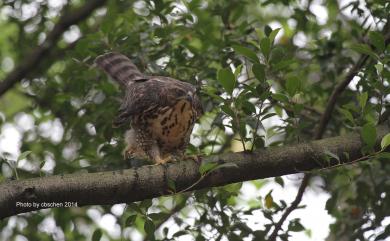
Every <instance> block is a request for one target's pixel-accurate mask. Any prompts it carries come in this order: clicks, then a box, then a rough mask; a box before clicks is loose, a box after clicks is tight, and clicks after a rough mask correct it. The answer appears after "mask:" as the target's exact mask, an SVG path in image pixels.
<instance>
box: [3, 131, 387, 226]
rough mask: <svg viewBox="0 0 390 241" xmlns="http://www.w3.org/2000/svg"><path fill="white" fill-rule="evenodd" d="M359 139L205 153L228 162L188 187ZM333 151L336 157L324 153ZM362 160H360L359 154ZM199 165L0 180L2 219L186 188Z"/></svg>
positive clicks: (293, 165)
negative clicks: (54, 207)
mask: <svg viewBox="0 0 390 241" xmlns="http://www.w3.org/2000/svg"><path fill="white" fill-rule="evenodd" d="M389 130H390V128H389V127H388V126H381V127H379V128H378V138H377V143H378V146H379V143H380V140H381V138H382V137H383V136H384V135H385V134H386V133H388V132H389ZM363 145H364V144H363V143H362V141H361V139H360V135H359V134H358V133H353V134H348V135H344V136H338V137H333V138H327V139H322V140H317V141H312V142H308V143H302V144H297V145H291V146H281V147H271V148H267V149H262V150H257V151H254V152H252V153H249V152H238V153H226V154H221V155H215V156H209V157H204V158H203V162H218V163H221V164H223V163H232V164H234V165H226V167H222V168H220V169H217V170H215V171H212V172H210V173H209V174H208V175H207V176H206V177H205V178H204V179H202V180H201V181H200V182H199V183H198V184H197V185H195V186H193V187H192V188H190V189H189V190H198V189H202V188H208V187H216V186H223V185H227V184H230V183H236V182H242V181H248V180H255V179H261V178H268V177H275V176H282V175H287V174H294V173H302V172H307V171H313V170H317V169H321V168H328V167H332V166H335V165H340V164H348V163H351V162H353V161H355V160H356V159H358V158H361V157H362V156H363V155H362V153H361V149H362V147H363ZM327 152H328V153H329V152H331V153H333V154H335V155H337V156H338V157H339V160H336V159H334V158H333V159H329V157H328V158H326V156H327V154H326V153H327ZM362 160H364V159H362ZM200 177H201V175H200V172H199V164H197V163H196V162H194V161H190V160H188V161H179V162H174V163H167V164H164V165H152V166H142V167H140V168H133V169H126V170H119V171H109V172H98V173H75V174H66V175H56V176H48V177H41V178H33V179H26V180H15V181H6V182H3V183H0V219H3V218H6V217H10V216H12V215H16V214H19V213H24V212H30V211H34V210H38V209H42V208H45V207H42V205H40V206H39V207H20V205H19V207H18V206H17V202H19V203H30V204H31V203H38V204H42V203H57V204H58V203H62V204H63V203H65V202H77V204H78V206H85V205H112V204H116V203H129V202H134V201H140V200H144V199H148V198H154V197H159V196H163V195H169V194H172V191H170V190H169V187H168V180H172V181H174V183H175V187H176V191H177V192H180V190H184V189H187V188H188V187H190V186H191V185H193V184H194V183H196V182H197V181H198V180H199V179H200Z"/></svg>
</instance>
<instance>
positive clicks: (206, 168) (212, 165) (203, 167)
mask: <svg viewBox="0 0 390 241" xmlns="http://www.w3.org/2000/svg"><path fill="white" fill-rule="evenodd" d="M216 166H218V163H216V162H206V163H202V165H201V166H200V167H199V173H200V175H204V174H206V173H207V172H208V171H210V170H212V169H213V168H215V167H216Z"/></svg>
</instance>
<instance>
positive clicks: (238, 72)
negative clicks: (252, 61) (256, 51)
mask: <svg viewBox="0 0 390 241" xmlns="http://www.w3.org/2000/svg"><path fill="white" fill-rule="evenodd" d="M241 71H242V64H240V65H239V66H237V68H236V69H235V70H234V77H236V79H237V78H238V76H239V75H240V73H241Z"/></svg>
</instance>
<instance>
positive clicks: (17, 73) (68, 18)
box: [0, 0, 106, 96]
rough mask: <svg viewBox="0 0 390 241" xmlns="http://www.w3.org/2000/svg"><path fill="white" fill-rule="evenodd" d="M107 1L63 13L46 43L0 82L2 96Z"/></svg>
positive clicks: (99, 1)
mask: <svg viewBox="0 0 390 241" xmlns="http://www.w3.org/2000/svg"><path fill="white" fill-rule="evenodd" d="M105 2H106V0H91V1H87V3H86V4H85V5H84V6H83V7H81V8H79V9H77V10H76V11H74V12H72V13H71V14H69V13H63V15H62V17H61V18H60V20H59V21H58V23H57V24H56V25H55V26H54V28H53V30H52V31H51V32H50V33H49V34H48V35H47V38H46V39H45V41H44V42H43V43H42V44H41V45H39V46H37V47H36V48H35V49H33V50H32V52H31V53H30V54H29V55H28V56H26V57H25V58H24V60H23V61H22V62H21V63H20V64H19V65H18V66H17V67H16V68H15V69H14V70H13V71H12V72H11V73H9V75H8V76H7V77H6V78H5V79H4V80H3V81H1V82H0V96H2V95H3V94H4V93H5V92H7V91H8V90H9V89H11V88H12V87H13V86H14V85H15V84H16V83H18V82H19V81H20V80H22V79H23V78H25V77H26V76H27V75H28V74H29V73H30V72H31V71H33V70H34V69H35V68H36V67H37V66H38V65H39V64H40V62H42V60H43V58H45V56H46V55H48V54H49V53H50V52H51V51H52V48H53V46H55V45H56V43H57V42H58V40H59V39H60V37H61V35H62V34H63V33H64V32H65V31H66V30H67V29H68V28H69V27H70V26H71V25H74V24H77V23H78V22H80V21H82V20H83V19H85V18H87V17H88V16H89V15H90V14H91V13H92V12H93V11H94V10H95V9H96V8H98V7H101V6H102V5H103V4H104V3H105Z"/></svg>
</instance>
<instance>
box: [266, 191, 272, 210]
mask: <svg viewBox="0 0 390 241" xmlns="http://www.w3.org/2000/svg"><path fill="white" fill-rule="evenodd" d="M271 194H272V190H271V191H270V192H269V193H268V194H267V195H266V196H265V206H266V208H268V209H270V208H272V205H273V204H274V199H273V198H272V195H271Z"/></svg>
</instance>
